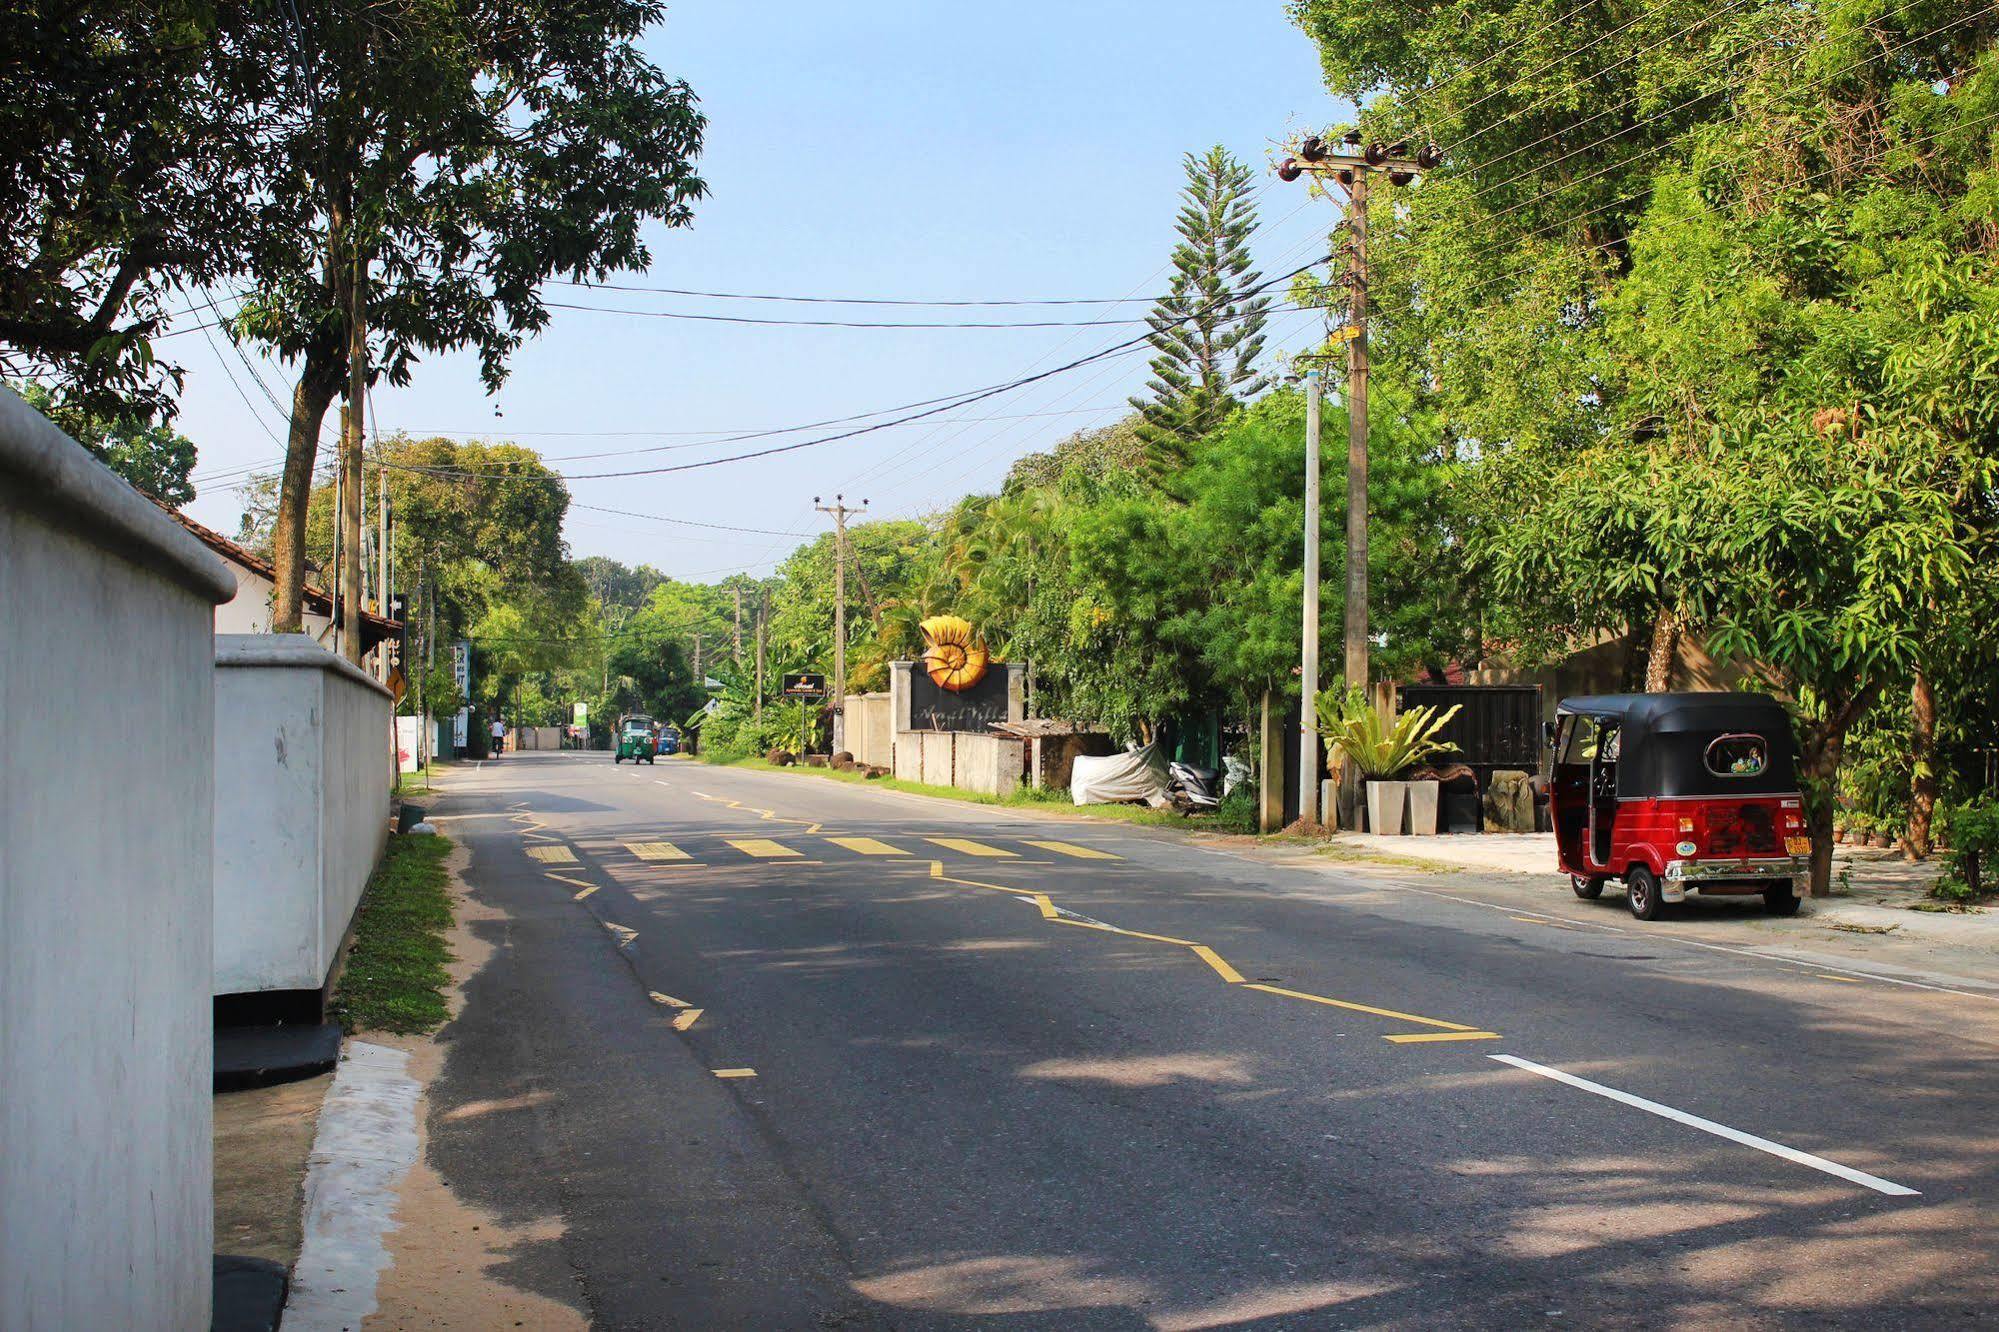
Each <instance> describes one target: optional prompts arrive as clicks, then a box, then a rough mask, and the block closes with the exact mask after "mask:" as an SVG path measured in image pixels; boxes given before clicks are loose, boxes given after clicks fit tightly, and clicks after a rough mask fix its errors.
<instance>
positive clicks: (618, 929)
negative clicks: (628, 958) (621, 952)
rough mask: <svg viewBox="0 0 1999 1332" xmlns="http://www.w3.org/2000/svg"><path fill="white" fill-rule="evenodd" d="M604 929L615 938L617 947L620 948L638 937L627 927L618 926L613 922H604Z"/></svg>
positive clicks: (634, 931)
mask: <svg viewBox="0 0 1999 1332" xmlns="http://www.w3.org/2000/svg"><path fill="white" fill-rule="evenodd" d="M604 928H605V929H607V930H609V931H610V932H611V933H612V934H614V935H616V936H617V939H618V947H620V948H623V947H624V946H625V945H626V944H629V943H630V942H631V941H632V940H634V939H636V938H638V937H639V932H638V931H637V930H635V929H633V928H631V927H630V926H629V925H620V924H618V923H616V922H615V921H609V920H607V921H605V922H604Z"/></svg>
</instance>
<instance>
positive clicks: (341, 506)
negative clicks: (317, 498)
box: [326, 403, 347, 655]
mask: <svg viewBox="0 0 1999 1332" xmlns="http://www.w3.org/2000/svg"><path fill="white" fill-rule="evenodd" d="M346 446H347V404H345V403H342V404H341V405H340V447H341V448H343V449H344V448H345V447H346ZM346 526H347V459H346V458H345V457H343V456H341V454H340V452H339V450H337V449H336V450H335V451H334V459H333V567H332V568H331V569H330V570H328V571H327V580H326V581H327V588H326V590H327V593H328V595H330V596H331V597H332V598H333V604H332V605H331V606H329V607H328V608H327V612H326V618H327V620H328V621H329V622H330V624H331V626H332V629H333V651H334V653H335V654H336V655H338V654H339V652H340V650H341V649H340V607H341V604H342V603H341V600H340V570H341V569H342V568H343V567H344V566H343V563H342V561H341V558H340V535H341V529H343V528H344V527H346Z"/></svg>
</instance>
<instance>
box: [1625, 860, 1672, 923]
mask: <svg viewBox="0 0 1999 1332" xmlns="http://www.w3.org/2000/svg"><path fill="white" fill-rule="evenodd" d="M1624 894H1625V901H1626V903H1627V904H1628V905H1629V906H1630V908H1631V914H1632V915H1634V916H1636V917H1638V919H1640V920H1657V919H1659V912H1660V911H1661V910H1663V909H1664V907H1665V901H1664V899H1663V898H1662V897H1661V896H1660V893H1659V876H1658V875H1656V874H1654V873H1653V872H1652V871H1651V870H1649V869H1647V868H1645V866H1643V865H1633V866H1632V867H1631V870H1630V872H1629V873H1627V874H1626V875H1625V876H1624Z"/></svg>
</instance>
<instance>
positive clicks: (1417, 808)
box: [1407, 782, 1443, 837]
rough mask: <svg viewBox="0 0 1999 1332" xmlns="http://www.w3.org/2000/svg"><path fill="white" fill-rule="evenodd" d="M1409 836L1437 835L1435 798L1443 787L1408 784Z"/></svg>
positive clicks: (1430, 784)
mask: <svg viewBox="0 0 1999 1332" xmlns="http://www.w3.org/2000/svg"><path fill="white" fill-rule="evenodd" d="M1407 785H1408V787H1409V835H1410V836H1412V837H1435V836H1436V835H1437V796H1438V794H1439V793H1440V792H1441V791H1442V790H1443V787H1442V786H1440V785H1439V784H1438V783H1436V782H1409V783H1407Z"/></svg>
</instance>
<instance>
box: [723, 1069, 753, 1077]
mask: <svg viewBox="0 0 1999 1332" xmlns="http://www.w3.org/2000/svg"><path fill="white" fill-rule="evenodd" d="M756 1075H757V1071H756V1070H755V1069H753V1068H718V1069H716V1070H715V1076H716V1077H718V1078H753V1077H755V1076H756Z"/></svg>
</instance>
